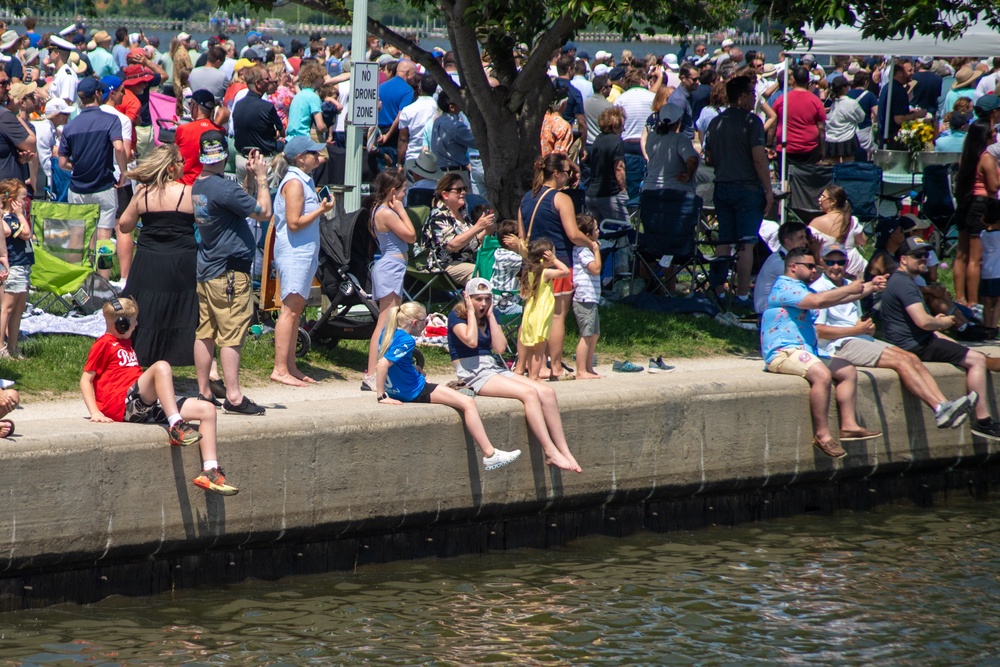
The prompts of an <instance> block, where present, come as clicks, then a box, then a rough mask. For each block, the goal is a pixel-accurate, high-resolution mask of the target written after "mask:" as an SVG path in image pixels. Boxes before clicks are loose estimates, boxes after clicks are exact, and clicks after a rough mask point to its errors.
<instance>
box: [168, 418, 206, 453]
mask: <svg viewBox="0 0 1000 667" xmlns="http://www.w3.org/2000/svg"><path fill="white" fill-rule="evenodd" d="M167 434H168V435H169V436H170V444H171V445H177V446H178V447H187V446H188V445H193V444H194V443H196V442H198V441H199V440H201V433H200V432H199V431H198V429H197V428H195V427H194V424H192V423H190V422H186V421H179V422H177V423H176V424H174V425H173V426H171V427H170V428H169V429H167Z"/></svg>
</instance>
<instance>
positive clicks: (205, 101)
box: [191, 88, 218, 111]
mask: <svg viewBox="0 0 1000 667" xmlns="http://www.w3.org/2000/svg"><path fill="white" fill-rule="evenodd" d="M191 99H192V100H194V103H195V104H197V105H198V106H200V107H202V108H203V109H208V110H209V111H211V110H212V109H214V108H215V107H216V106H218V103H217V102H216V101H215V95H213V94H212V93H211V92H210V91H208V90H205V89H204V88H199V89H198V90H196V91H194V92H193V93H191Z"/></svg>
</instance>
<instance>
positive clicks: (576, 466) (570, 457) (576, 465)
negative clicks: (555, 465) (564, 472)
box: [563, 454, 583, 472]
mask: <svg viewBox="0 0 1000 667" xmlns="http://www.w3.org/2000/svg"><path fill="white" fill-rule="evenodd" d="M563 456H565V457H566V460H567V461H569V463H570V465H571V466H572V467H571V468H570V470H572V471H573V472H583V468H581V467H580V464H579V463H577V462H576V459H575V458H573V455H572V454H563Z"/></svg>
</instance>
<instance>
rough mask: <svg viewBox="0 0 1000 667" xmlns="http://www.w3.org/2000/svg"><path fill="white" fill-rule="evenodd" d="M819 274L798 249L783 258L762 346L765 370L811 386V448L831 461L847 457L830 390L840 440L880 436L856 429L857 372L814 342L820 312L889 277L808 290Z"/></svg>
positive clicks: (762, 330)
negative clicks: (832, 422) (835, 430)
mask: <svg viewBox="0 0 1000 667" xmlns="http://www.w3.org/2000/svg"><path fill="white" fill-rule="evenodd" d="M818 275H819V272H818V269H817V266H816V260H815V259H814V258H813V254H812V251H811V250H809V249H807V248H794V249H792V250H789V251H788V254H787V255H785V273H784V274H783V275H781V276H778V279H777V280H775V281H774V286H773V287H772V288H771V293H770V295H768V297H767V309H766V310H764V314H763V317H762V319H761V324H760V347H761V354H762V355H763V356H764V363H765V364H767V366H766V369H767V370H768V371H769V372H771V373H784V374H786V375H798V376H800V377H804V378H805V379H806V381H807V382H809V407H810V411H811V413H812V424H813V439H812V444H813V446H815V447H817V448H818V449H819V450H820V451H822V452H823V453H824V454H826V455H827V456H829V457H831V458H837V459H839V458H843V457H844V456H847V452H846V451H844V448H843V447H841V446H840V443H839V442H837V440H836V439H835V438H834V437H833V434H832V433H830V424H829V413H830V387H831V386H832V385H833V384H836V385H837V411H838V413H839V414H840V439H841V440H843V441H846V440H868V439H870V438H877V437H878V436H880V435H882V433H881V431H870V430H868V429H865V428H863V427H861V426H860V425H858V422H857V415H856V407H857V389H858V371H857V369H856V368H855V367H854V366H853V365H851V364H850V363H849V362H847V361H845V360H843V359H838V358H836V357H830V356H829V355H828V354H827V353H826V352H825V351H823V350H820V349H819V348H818V345H817V342H818V341H817V337H816V325H815V322H816V317H817V316H818V315H819V309H821V308H829V307H830V306H839V305H840V304H843V303H850V302H852V301H857V300H858V299H861V298H863V297H865V296H867V295H869V294H871V293H872V292H875V291H878V290H882V289H884V287H885V283H886V280H885V277H884V276H879V277H877V278H874V279H873V280H872V281H871V282H867V283H863V282H861V281H857V282H852V283H847V284H846V285H844V286H843V287H836V288H834V289H831V290H827V291H826V292H819V293H817V292H815V291H813V290H812V289H811V288H810V287H809V283H811V282H813V281H814V280H815V279H816V277H817V276H818Z"/></svg>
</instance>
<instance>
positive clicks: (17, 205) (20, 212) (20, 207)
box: [10, 199, 24, 218]
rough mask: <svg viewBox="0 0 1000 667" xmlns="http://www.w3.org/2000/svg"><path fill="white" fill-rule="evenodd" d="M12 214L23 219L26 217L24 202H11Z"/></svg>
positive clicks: (21, 200) (17, 200)
mask: <svg viewBox="0 0 1000 667" xmlns="http://www.w3.org/2000/svg"><path fill="white" fill-rule="evenodd" d="M10 212H11V213H13V214H14V215H16V216H17V217H19V218H21V217H24V200H23V199H14V200H13V201H11V202H10Z"/></svg>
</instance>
